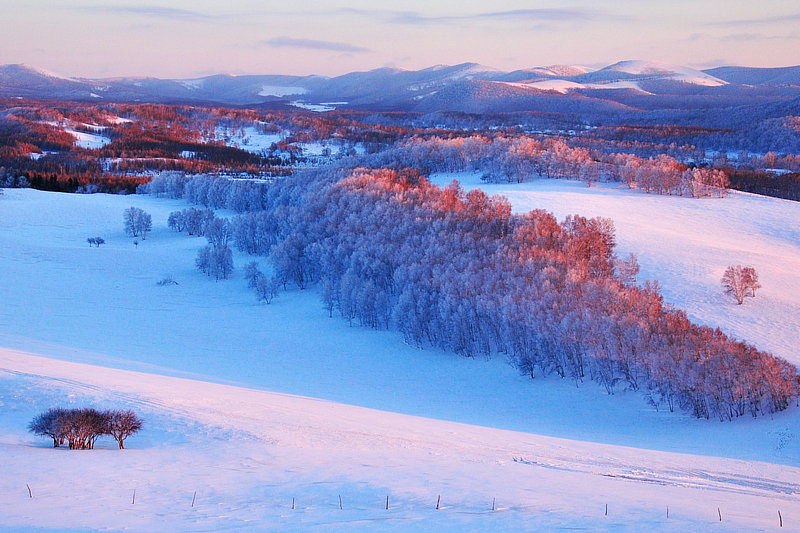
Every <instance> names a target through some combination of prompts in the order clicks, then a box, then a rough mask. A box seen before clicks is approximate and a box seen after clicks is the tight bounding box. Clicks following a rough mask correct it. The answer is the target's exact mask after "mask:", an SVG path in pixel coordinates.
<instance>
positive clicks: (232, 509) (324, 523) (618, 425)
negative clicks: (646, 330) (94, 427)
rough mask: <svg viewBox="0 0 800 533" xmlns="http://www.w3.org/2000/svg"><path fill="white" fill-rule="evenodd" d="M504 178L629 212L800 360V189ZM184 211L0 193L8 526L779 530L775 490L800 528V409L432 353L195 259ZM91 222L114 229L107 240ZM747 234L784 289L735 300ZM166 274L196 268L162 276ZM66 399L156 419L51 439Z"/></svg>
mask: <svg viewBox="0 0 800 533" xmlns="http://www.w3.org/2000/svg"><path fill="white" fill-rule="evenodd" d="M462 177H463V176H462ZM437 179H440V178H437ZM441 179H443V180H444V181H449V179H448V178H441ZM464 182H465V185H469V179H464ZM475 184H477V182H476V183H475ZM473 185H474V184H473ZM492 187H496V188H497V189H498V190H497V191H493V192H499V190H500V189H503V190H506V191H509V197H510V199H511V200H512V203H513V204H514V205H515V207H516V208H517V209H524V208H528V207H526V205H528V204H529V207H545V208H548V209H551V210H554V211H556V212H557V214H558V216H559V217H562V216H563V215H564V214H566V213H567V212H580V213H582V214H586V215H604V216H612V217H613V218H614V219H615V222H616V225H617V230H618V235H619V242H620V248H621V249H622V250H623V251H625V252H627V251H635V252H636V253H638V254H639V256H640V261H641V262H642V265H643V269H642V270H643V274H645V275H646V276H647V277H657V278H658V279H659V280H660V281H661V282H662V286H663V288H664V292H665V295H666V297H667V299H668V300H670V301H673V302H675V303H678V304H680V305H685V306H687V307H689V311H690V314H691V315H692V316H693V318H695V319H698V320H702V321H704V322H706V323H710V324H715V323H719V325H721V326H722V327H725V328H726V329H728V330H731V331H734V332H735V333H736V334H737V335H739V336H741V337H744V338H746V339H747V340H752V341H754V342H756V343H757V344H758V345H759V346H760V347H764V348H768V349H771V350H773V351H774V352H775V353H778V354H779V355H783V356H785V357H791V356H792V350H793V346H796V345H797V340H798V338H797V335H798V333H797V330H798V322H797V319H796V318H795V317H796V316H798V314H797V310H798V295H797V291H796V290H793V288H794V289H796V287H797V286H798V284H797V282H798V268H797V267H798V257H800V251H799V250H798V242H800V238H798V233H799V232H800V229H798V227H797V221H798V220H800V217H798V216H797V214H798V207H797V206H798V205H799V204H791V203H788V202H786V203H784V202H781V201H779V200H769V199H762V198H759V197H755V196H748V195H733V196H731V197H729V198H726V199H724V200H702V201H697V200H690V199H681V198H667V197H654V196H653V197H651V196H648V195H644V194H641V193H637V192H631V191H624V190H615V189H613V188H609V187H593V188H592V189H587V188H585V186H584V185H580V184H573V183H570V182H537V183H534V184H523V185H513V186H485V188H486V189H487V190H492ZM524 202H528V204H525V203H524ZM131 205H134V206H137V207H141V208H143V209H145V210H147V211H148V212H150V213H151V214H152V215H153V223H154V231H153V232H152V233H151V234H150V235H148V237H147V239H146V240H145V241H141V240H140V242H139V245H138V246H134V245H133V244H132V239H131V238H129V237H126V236H125V235H124V234H123V232H122V211H123V210H124V209H125V208H127V207H130V206H131ZM182 207H185V205H184V204H183V203H181V202H177V201H172V200H164V199H155V198H149V197H140V196H135V197H133V196H115V195H62V194H56V193H46V192H41V191H34V190H6V191H5V195H3V196H2V197H0V286H2V292H0V302H2V305H0V412H2V416H0V454H2V457H3V458H4V461H3V467H2V475H1V476H0V529H6V530H9V531H19V530H30V529H32V528H33V527H34V526H35V527H40V528H42V529H43V530H58V531H63V530H70V529H74V530H83V529H87V528H88V529H110V530H121V529H127V530H135V531H152V530H160V531H172V530H194V531H208V530H219V529H230V528H249V529H251V530H254V531H261V530H298V529H316V530H324V531H329V530H340V531H353V530H370V531H371V530H375V529H378V530H397V531H405V530H409V529H412V530H425V531H438V530H451V531H464V530H487V531H500V530H531V529H548V530H553V529H561V528H589V529H593V530H618V529H623V530H630V531H641V530H668V531H703V530H707V529H710V528H711V527H721V528H722V529H724V530H763V531H767V530H774V529H776V528H777V526H778V514H777V513H778V510H780V511H781V513H782V517H783V520H784V526H785V528H786V529H789V530H791V529H798V528H800V501H798V498H797V496H798V494H800V481H798V480H800V418H798V410H797V409H796V408H795V409H792V410H790V411H788V412H784V413H780V414H778V415H776V416H774V417H771V418H762V419H742V420H737V421H735V422H734V423H728V424H723V423H719V422H715V421H698V420H694V419H691V418H689V417H687V416H684V415H682V414H677V413H672V414H671V413H664V412H655V411H653V410H652V409H651V408H649V407H648V406H647V404H646V403H645V402H644V401H643V400H642V399H641V398H640V397H639V396H638V395H636V394H618V395H616V396H613V397H610V396H607V395H606V394H605V393H604V392H602V391H601V390H600V388H599V387H596V386H595V385H594V384H592V383H586V384H584V385H582V386H581V387H580V388H576V387H575V386H574V385H572V384H571V383H568V382H565V381H561V380H558V379H544V380H537V381H531V380H530V379H527V378H525V377H523V376H520V375H518V374H517V373H516V372H515V371H514V369H513V368H511V367H510V366H508V365H506V364H505V362H504V361H501V360H489V361H486V360H468V359H463V358H458V357H455V356H453V355H450V354H446V353H443V352H440V351H436V350H417V349H415V348H411V347H409V346H406V345H404V344H403V343H402V337H401V336H400V335H397V334H395V333H391V332H376V331H372V330H368V329H362V328H358V327H349V326H348V325H347V322H346V321H344V320H340V319H337V318H333V319H331V318H328V316H327V312H326V311H325V310H324V309H323V307H322V305H321V303H320V302H319V298H318V295H317V294H315V292H314V291H311V290H308V291H289V292H287V293H281V294H280V295H279V297H278V298H277V299H276V300H275V301H274V302H273V303H272V304H271V305H269V306H267V305H262V304H258V303H256V302H255V298H254V296H253V295H252V294H251V292H250V291H249V290H248V289H247V288H246V283H245V281H244V280H243V279H242V277H241V273H238V274H239V275H237V276H235V277H234V279H232V280H228V281H221V282H218V283H215V282H214V281H211V280H209V279H208V278H206V277H204V276H203V275H201V274H200V273H198V272H197V271H196V270H195V269H194V265H193V262H194V255H195V252H196V250H197V249H199V248H200V247H201V246H203V245H204V244H205V241H204V240H203V239H200V238H196V237H188V236H186V235H183V234H176V233H174V232H171V231H169V230H167V229H166V219H167V216H168V214H169V212H170V211H172V210H175V209H178V208H182ZM658 209H660V211H659V210H658ZM637 213H638V215H637ZM733 214H736V218H735V219H734V220H732V221H730V220H729V217H731V216H732V215H733ZM756 215H757V216H756ZM687 216H689V217H694V218H695V219H696V220H694V222H686V221H685V220H684V217H687ZM792 224H794V227H792ZM659 228H660V229H659ZM637 231H639V232H651V231H652V233H650V234H646V235H641V236H638V237H637V236H636V232H637ZM683 231H686V232H687V234H686V235H685V236H684V241H685V242H684V241H678V240H676V239H677V238H678V237H679V236H680V235H681V232H683ZM730 232H732V233H730ZM729 233H730V234H729ZM93 236H101V237H103V238H104V239H105V240H106V244H105V245H103V246H101V247H100V248H90V247H89V246H88V244H87V243H86V238H87V237H93ZM681 242H682V244H681ZM677 245H679V246H678V247H676V246H677ZM744 249H747V250H746V252H747V254H750V255H744V256H742V259H740V260H741V261H742V262H750V263H752V264H753V265H754V266H756V268H757V269H758V270H759V272H760V273H761V278H762V283H763V284H764V289H763V290H762V291H761V292H760V293H759V295H758V297H757V298H755V299H748V301H747V302H746V304H745V305H744V306H742V307H741V308H737V306H734V305H732V304H730V302H728V301H727V300H725V299H724V298H723V297H722V296H721V295H719V294H718V293H719V292H720V291H719V289H718V283H719V281H718V280H719V276H720V275H721V270H719V272H717V271H716V270H715V269H724V267H725V266H726V265H727V263H728V262H729V256H736V257H739V254H740V253H745V252H744V251H743V250H744ZM760 257H765V258H768V259H769V261H768V262H766V263H765V264H761V263H759V262H756V259H757V258H760ZM715 258H716V259H715ZM235 260H236V263H237V266H239V267H241V265H243V264H244V262H245V261H246V260H247V258H245V257H242V256H236V258H235ZM716 263H719V267H717V266H714V265H716ZM767 263H768V264H767ZM681 269H685V270H686V272H685V273H684V274H683V275H682V276H679V275H678V274H679V272H680V270H681ZM792 269H793V270H792ZM784 271H785V272H784ZM166 275H172V276H173V277H174V279H175V280H177V281H178V283H179V285H173V286H163V287H162V286H158V285H157V282H158V281H159V280H160V279H162V278H164V277H165V276H166ZM704 295H705V296H704ZM680 298H683V300H680ZM698 298H699V299H698ZM695 299H697V301H695ZM790 312H792V313H794V314H793V315H792V316H785V313H790ZM737 313H743V314H741V315H739V314H737ZM748 323H749V326H747V327H746V325H747V324H748ZM772 324H778V326H779V327H777V328H774V329H770V328H772ZM781 324H783V325H782V326H781ZM735 328H743V329H741V330H736V329H735ZM797 359H798V358H797V357H795V358H794V359H793V360H794V362H798V361H797ZM54 405H69V406H80V405H93V406H96V407H102V408H105V407H132V408H134V409H136V410H137V411H139V412H140V413H141V414H142V415H143V417H144V418H145V421H146V427H145V430H144V431H142V432H141V433H140V434H139V435H136V436H134V437H131V438H130V439H129V441H128V442H127V445H126V447H127V448H128V449H126V450H125V451H119V450H115V449H113V446H112V444H113V442H112V441H110V440H108V441H102V445H101V446H100V447H99V449H96V450H93V451H83V452H81V451H69V450H66V449H58V450H53V449H52V448H50V447H49V445H48V443H47V441H46V440H45V439H38V438H35V437H33V436H32V435H30V434H28V433H27V432H26V429H25V426H26V424H27V422H28V421H30V419H31V418H32V417H33V416H34V415H35V414H36V413H38V412H40V411H42V410H44V409H46V408H48V407H50V406H54ZM26 484H28V485H30V487H31V490H32V494H33V498H32V499H31V498H29V496H28V491H27V488H26V487H25V485H26ZM134 489H135V490H136V503H135V504H132V503H131V500H132V493H133V490H134ZM195 491H196V492H197V500H196V504H195V506H194V507H191V506H190V504H191V500H192V496H193V494H194V492H195ZM387 495H388V496H389V500H390V501H389V505H390V509H389V510H388V511H387V510H386V509H385V500H386V496H387ZM439 495H441V509H440V510H439V511H437V510H436V509H435V506H436V500H437V497H438V496H439ZM339 496H341V497H342V502H343V503H342V507H343V509H340V508H339V499H338V498H339ZM292 498H295V502H296V508H295V509H294V510H292V509H291V503H292ZM493 498H496V510H495V511H494V512H493V511H491V506H492V499H493ZM606 504H608V515H607V516H606V515H605V505H606ZM667 506H669V509H670V511H669V513H670V515H669V518H667V516H666V508H667ZM718 508H719V512H720V513H721V515H722V519H723V520H722V522H721V523H720V522H719V515H718Z"/></svg>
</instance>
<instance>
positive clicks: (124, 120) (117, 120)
mask: <svg viewBox="0 0 800 533" xmlns="http://www.w3.org/2000/svg"><path fill="white" fill-rule="evenodd" d="M106 121H107V122H109V123H110V124H130V123H131V122H133V120H131V119H129V118H124V117H106Z"/></svg>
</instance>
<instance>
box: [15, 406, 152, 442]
mask: <svg viewBox="0 0 800 533" xmlns="http://www.w3.org/2000/svg"><path fill="white" fill-rule="evenodd" d="M28 429H29V430H30V431H31V432H32V433H34V434H35V435H40V436H43V437H50V438H51V439H53V447H54V448H58V447H59V446H60V445H61V444H64V443H65V442H66V443H68V445H69V448H70V449H71V450H91V449H93V448H94V444H95V441H97V439H98V438H99V437H100V436H102V435H109V436H111V437H112V438H113V439H114V440H115V441H117V444H118V445H119V449H120V450H122V449H124V448H125V439H127V438H128V437H129V436H131V435H133V434H134V433H137V432H138V431H139V430H140V429H142V420H141V418H139V416H138V415H137V414H136V413H135V412H134V411H131V410H109V411H98V410H97V409H93V408H90V407H84V408H81V409H62V408H60V407H56V408H53V409H49V410H47V411H45V412H44V413H42V414H40V415H38V416H36V417H35V418H34V419H33V420H32V421H31V423H30V424H29V425H28Z"/></svg>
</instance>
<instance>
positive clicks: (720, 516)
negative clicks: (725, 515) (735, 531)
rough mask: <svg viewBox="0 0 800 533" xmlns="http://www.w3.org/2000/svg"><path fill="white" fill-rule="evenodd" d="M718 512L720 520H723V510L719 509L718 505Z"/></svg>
mask: <svg viewBox="0 0 800 533" xmlns="http://www.w3.org/2000/svg"><path fill="white" fill-rule="evenodd" d="M717 514H718V515H719V521H720V522H722V511H720V510H719V507H717Z"/></svg>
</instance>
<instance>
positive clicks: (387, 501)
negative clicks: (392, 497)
mask: <svg viewBox="0 0 800 533" xmlns="http://www.w3.org/2000/svg"><path fill="white" fill-rule="evenodd" d="M386 510H387V511H388V510H389V495H388V494H387V495H386Z"/></svg>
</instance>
